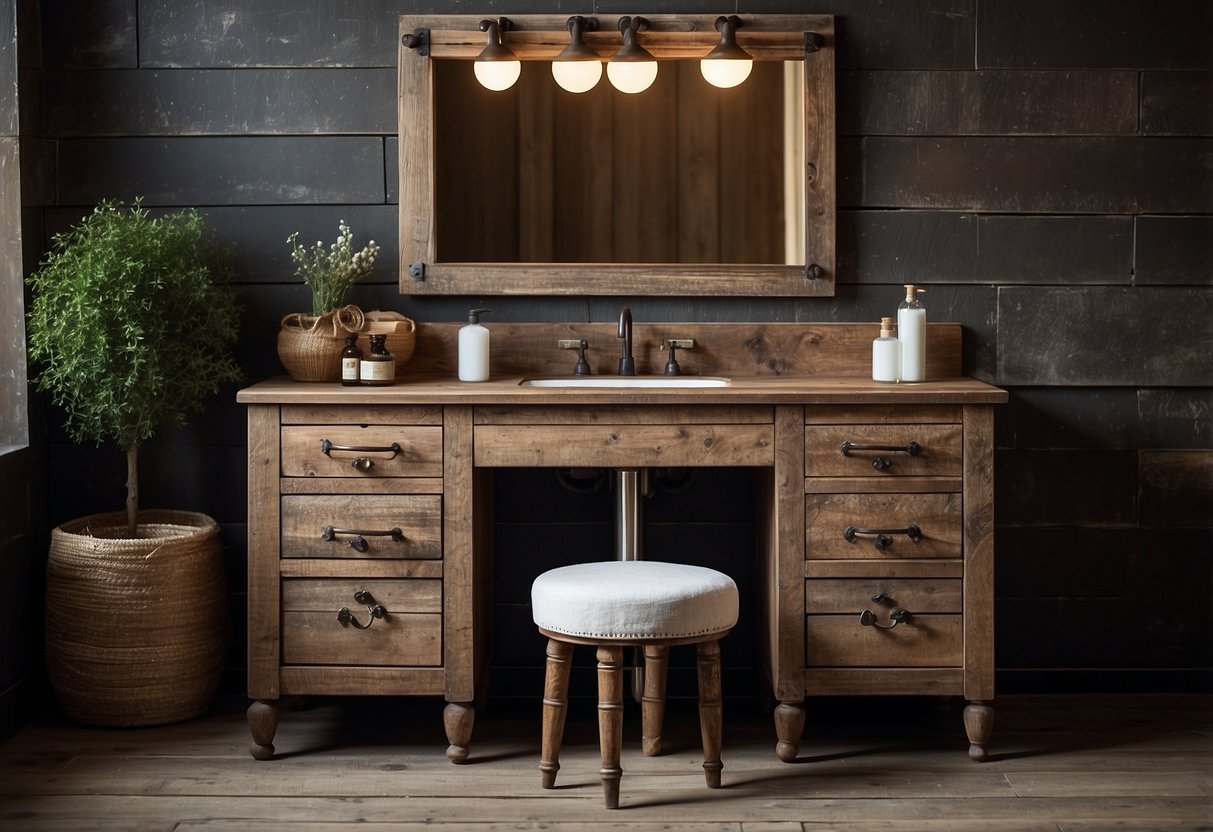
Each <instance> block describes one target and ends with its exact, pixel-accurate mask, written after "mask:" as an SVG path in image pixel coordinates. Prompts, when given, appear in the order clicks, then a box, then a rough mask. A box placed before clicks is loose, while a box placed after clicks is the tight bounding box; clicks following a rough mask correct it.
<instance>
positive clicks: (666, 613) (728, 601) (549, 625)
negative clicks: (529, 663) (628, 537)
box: [531, 560, 737, 641]
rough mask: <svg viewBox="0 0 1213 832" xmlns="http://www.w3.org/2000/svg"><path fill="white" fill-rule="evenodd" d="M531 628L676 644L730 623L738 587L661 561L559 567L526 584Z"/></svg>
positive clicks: (699, 569) (707, 572) (711, 572)
mask: <svg viewBox="0 0 1213 832" xmlns="http://www.w3.org/2000/svg"><path fill="white" fill-rule="evenodd" d="M531 608H532V611H533V616H534V619H535V624H537V625H538V626H539V627H541V628H543V629H544V630H548V631H551V632H553V633H561V634H563V635H568V636H574V637H577V638H585V639H594V640H598V641H611V640H619V641H634V640H638V639H682V638H694V637H697V636H704V637H706V636H709V635H711V634H713V633H723V632H726V631H728V630H730V629H732V627H733V626H734V625H735V624H736V623H737V584H735V583H733V579H732V578H730V577H729V576H728V575H725V574H724V573H722V572H717V571H716V570H715V569H707V568H705V567H703V566H690V565H687V564H681V563H663V562H660V561H647V560H642V561H634V560H632V561H606V562H602V563H579V564H576V565H573V566H562V567H560V568H558V569H552V570H550V571H548V572H544V573H543V574H542V575H540V576H539V577H538V578H536V579H535V582H534V584H532V585H531Z"/></svg>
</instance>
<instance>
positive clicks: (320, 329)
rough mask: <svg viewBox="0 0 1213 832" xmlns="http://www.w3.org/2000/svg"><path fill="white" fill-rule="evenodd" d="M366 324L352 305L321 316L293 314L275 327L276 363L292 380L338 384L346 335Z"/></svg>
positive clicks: (362, 316) (360, 313)
mask: <svg viewBox="0 0 1213 832" xmlns="http://www.w3.org/2000/svg"><path fill="white" fill-rule="evenodd" d="M365 323H366V318H365V316H364V315H363V314H362V310H361V309H359V308H358V307H357V306H353V305H350V306H343V307H341V308H340V309H337V310H334V311H332V312H325V313H324V314H323V315H305V314H303V313H302V312H292V313H291V314H289V315H287V316H286V317H284V318H283V319H282V323H281V325H280V326H279V328H278V360H279V361H281V362H282V366H283V367H285V368H286V371H287V372H288V373H289V374H290V376H291V378H293V379H295V381H341V350H342V349H343V348H344V347H345V339H346V336H347V335H349V334H351V333H354V332H358V331H359V330H361V329H362V327H363V325H364V324H365Z"/></svg>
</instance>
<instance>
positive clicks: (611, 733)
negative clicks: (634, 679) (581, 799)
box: [598, 645, 623, 809]
mask: <svg viewBox="0 0 1213 832" xmlns="http://www.w3.org/2000/svg"><path fill="white" fill-rule="evenodd" d="M622 745H623V648H622V647H607V646H605V645H604V646H601V647H599V648H598V747H599V749H600V750H601V752H602V768H600V769H599V770H598V773H599V774H600V775H602V793H603V797H604V798H606V807H607V808H608V809H618V808H619V780H620V778H622V777H623V769H622V768H621V767H620V765H619V750H620V748H621V746H622Z"/></svg>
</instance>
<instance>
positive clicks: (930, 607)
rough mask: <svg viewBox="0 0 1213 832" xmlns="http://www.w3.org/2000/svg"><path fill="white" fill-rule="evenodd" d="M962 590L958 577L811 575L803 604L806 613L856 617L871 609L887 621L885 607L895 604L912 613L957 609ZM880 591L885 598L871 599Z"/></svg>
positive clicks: (883, 622) (886, 609)
mask: <svg viewBox="0 0 1213 832" xmlns="http://www.w3.org/2000/svg"><path fill="white" fill-rule="evenodd" d="M961 592H962V590H961V580H960V578H879V577H869V578H810V579H808V580H806V581H805V582H804V608H805V611H806V612H807V613H808V614H809V615H852V616H854V617H855V618H856V619H858V617H859V615H860V614H861V613H862V612H863V611H864V610H871V611H872V612H873V613H875V614H876V617H877V619H879V620H880V622H881V623H882V624H887V623H888V621H886V619H887V617H888V611H889V610H891V609H893V608H895V607H900V608H902V609H904V610H909V611H910V613H911V614H913V615H919V614H922V613H959V612H960V611H961V600H962V596H961ZM880 595H884V596H885V600H883V601H881V602H876V601H873V600H872V599H873V598H874V597H876V596H880ZM898 626H902V625H898Z"/></svg>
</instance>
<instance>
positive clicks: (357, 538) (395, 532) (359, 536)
mask: <svg viewBox="0 0 1213 832" xmlns="http://www.w3.org/2000/svg"><path fill="white" fill-rule="evenodd" d="M342 534H352V535H354V539H353V540H351V541H350V548H351V549H353V550H354V551H355V552H365V551H366V550H367V549H369V548H371V546H370V544H369V543H367V542H366V538H368V537H390V538H391V539H392V540H393V541H394V542H396V543H404V541H405V539H406V538H405V536H404V532H402V531H400V529H399V528H398V527H397V528H394V529H387V530H385V531H376V530H374V529H335V528H333V527H332V526H325V527H324V530H323V531H321V532H320V539H321V540H337V536H338V535H342Z"/></svg>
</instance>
